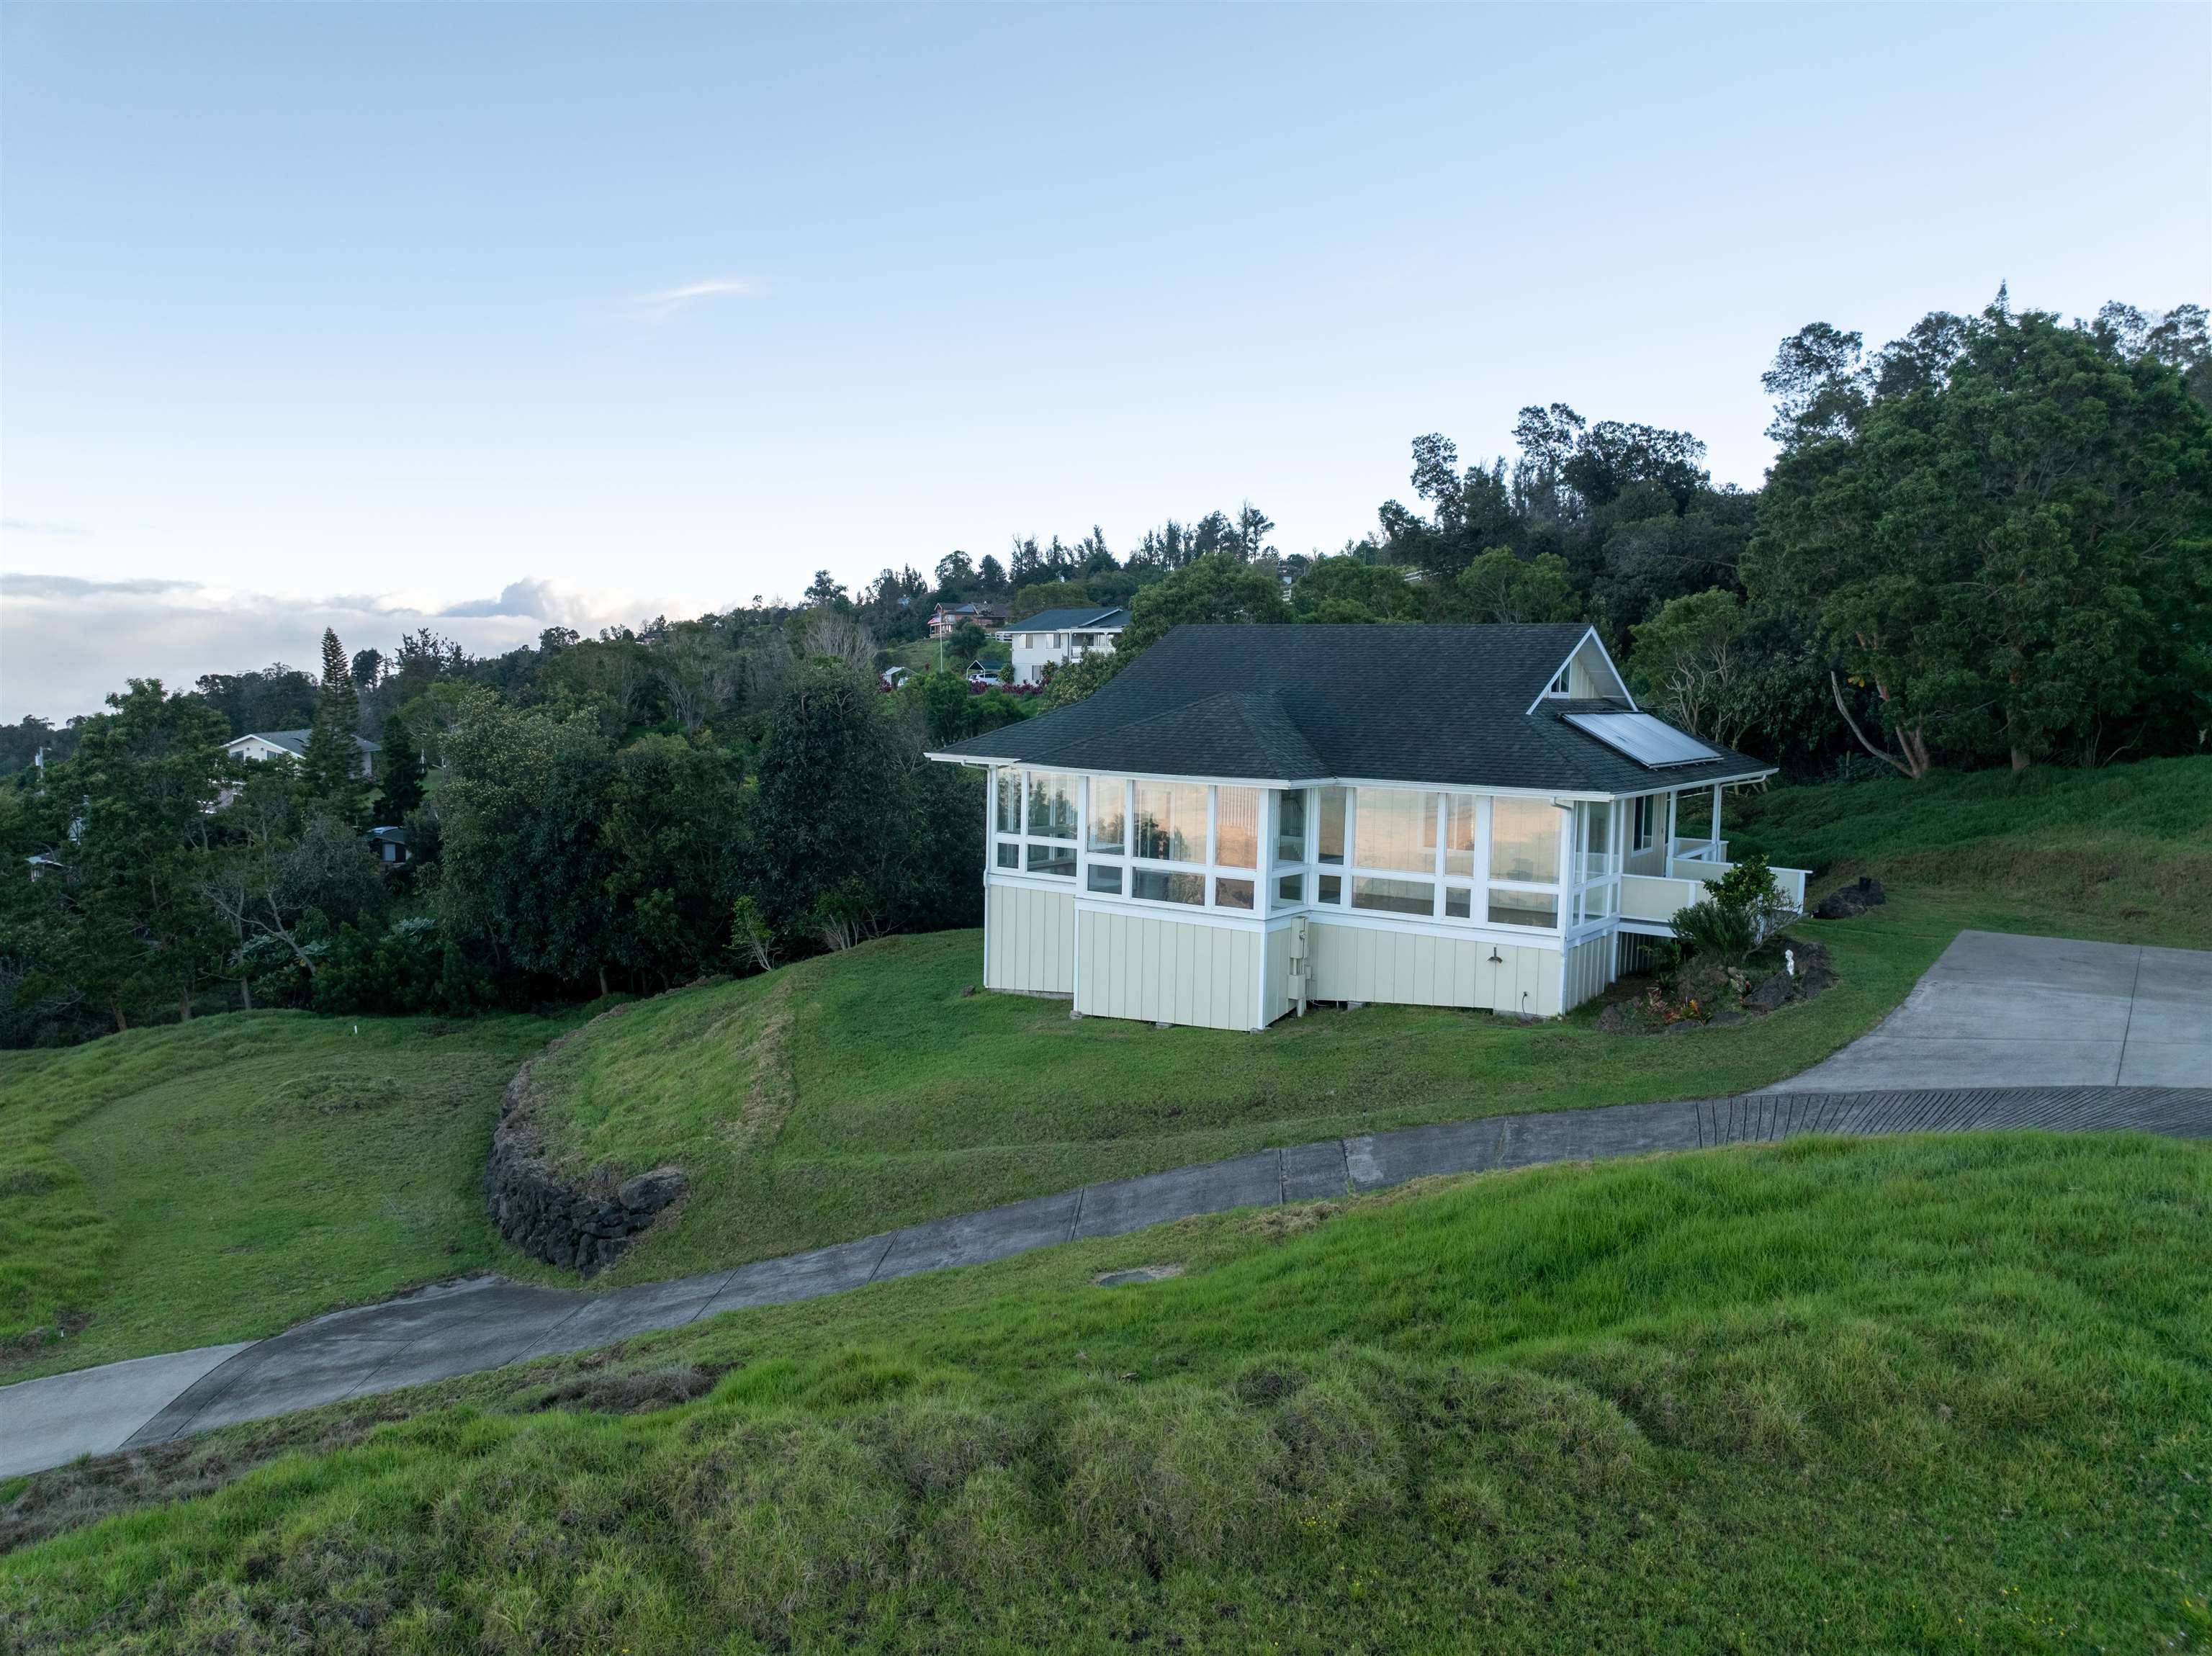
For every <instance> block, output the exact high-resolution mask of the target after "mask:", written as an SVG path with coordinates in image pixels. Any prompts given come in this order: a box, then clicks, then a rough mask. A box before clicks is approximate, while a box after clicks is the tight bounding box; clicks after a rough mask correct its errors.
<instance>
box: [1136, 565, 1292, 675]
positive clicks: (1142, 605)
mask: <svg viewBox="0 0 2212 1656" xmlns="http://www.w3.org/2000/svg"><path fill="white" fill-rule="evenodd" d="M1290 619H1291V606H1290V605H1289V604H1287V603H1285V601H1284V598H1283V584H1282V582H1281V581H1280V580H1279V579H1277V578H1276V577H1275V576H1274V575H1273V573H1270V572H1269V571H1267V569H1264V568H1261V567H1256V566H1255V565H1252V564H1249V563H1243V562H1241V561H1238V560H1237V558H1235V557H1234V556H1231V555H1229V554H1227V553H1218V552H1217V553H1209V554H1207V555H1206V556H1204V557H1201V558H1198V559H1196V560H1194V561H1192V562H1190V563H1188V564H1186V565H1185V566H1184V567H1182V568H1181V569H1178V570H1176V572H1175V573H1173V574H1171V575H1169V576H1167V577H1166V578H1165V579H1162V580H1158V581H1155V582H1153V583H1152V585H1150V586H1147V587H1145V588H1144V589H1143V590H1142V591H1139V593H1138V594H1137V597H1136V600H1135V603H1134V604H1133V606H1132V607H1131V610H1130V620H1129V627H1128V630H1127V631H1126V632H1124V633H1123V634H1121V641H1120V642H1119V643H1118V644H1116V645H1115V649H1114V654H1115V659H1117V660H1120V661H1122V662H1124V663H1125V664H1126V662H1127V660H1128V659H1129V658H1133V657H1135V656H1137V655H1139V654H1140V653H1141V652H1144V651H1146V650H1147V649H1149V648H1151V647H1152V646H1153V645H1155V644H1157V643H1158V642H1159V640H1161V639H1162V638H1163V637H1164V636H1165V635H1166V634H1167V633H1168V631H1169V630H1170V628H1176V627H1181V626H1184V625H1187V624H1192V623H1203V622H1212V623H1220V622H1243V623H1249V624H1258V625H1277V624H1280V623H1282V622H1287V621H1289V620H1290Z"/></svg>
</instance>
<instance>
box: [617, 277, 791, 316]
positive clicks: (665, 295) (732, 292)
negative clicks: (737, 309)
mask: <svg viewBox="0 0 2212 1656" xmlns="http://www.w3.org/2000/svg"><path fill="white" fill-rule="evenodd" d="M760 291H761V290H760V287H759V285H758V284H757V283H756V282H744V281H740V280H738V278H737V277H735V276H717V277H714V278H713V279H712V280H710V281H707V282H685V283H684V284H683V285H682V286H681V287H677V288H661V289H660V290H659V292H658V293H650V294H637V295H636V296H635V298H634V299H633V300H631V304H632V305H633V306H635V309H636V311H637V312H638V313H639V314H640V315H641V316H645V317H648V318H651V319H653V321H656V322H659V321H665V320H666V319H667V318H670V317H671V316H674V315H675V314H676V313H677V312H678V311H681V310H683V309H684V307H685V306H690V305H696V304H697V303H699V302H700V301H701V300H709V299H757V298H758V297H759V296H760Z"/></svg>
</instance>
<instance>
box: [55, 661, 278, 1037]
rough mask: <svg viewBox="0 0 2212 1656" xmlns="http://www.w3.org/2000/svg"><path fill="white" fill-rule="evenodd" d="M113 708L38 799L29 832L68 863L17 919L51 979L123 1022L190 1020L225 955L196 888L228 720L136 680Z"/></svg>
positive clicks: (90, 724)
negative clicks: (139, 1009) (147, 1007)
mask: <svg viewBox="0 0 2212 1656" xmlns="http://www.w3.org/2000/svg"><path fill="white" fill-rule="evenodd" d="M107 705H108V707H109V708H110V709H112V711H111V712H109V713H103V714H100V715H98V716H96V717H94V718H93V719H88V720H87V721H86V722H85V727H84V732H83V736H82V741H81V742H80V743H79V746H78V749H77V753H76V757H74V758H73V759H70V761H67V762H66V763H64V764H63V765H59V766H57V767H53V768H52V772H51V773H50V774H49V777H48V779H47V786H46V791H45V792H44V793H42V794H41V795H40V796H38V798H37V801H36V816H37V820H36V821H35V822H33V824H32V826H31V834H32V836H33V838H34V839H37V840H43V841H44V842H45V843H46V844H48V845H52V846H55V847H57V848H58V852H59V856H60V860H61V864H62V867H61V870H59V872H58V874H54V875H52V876H50V877H47V878H45V879H41V880H40V881H39V882H38V883H37V884H36V886H35V888H33V891H34V895H35V898H36V907H35V909H34V911H33V913H30V914H28V915H27V916H26V917H25V919H26V921H27V924H28V925H29V926H30V927H31V928H32V929H33V930H34V931H35V932H36V934H37V936H38V937H40V939H41V941H40V944H39V947H38V952H39V953H40V955H41V957H42V958H43V959H44V960H45V961H46V962H47V963H48V966H49V968H50V969H51V970H52V973H53V974H54V975H56V976H57V977H58V978H61V979H63V980H66V981H68V982H70V983H73V984H76V985H77V986H80V988H81V989H82V992H84V993H85V994H86V995H87V996H88V998H90V999H92V1000H93V1001H94V1002H95V1003H96V1004H100V1005H103V1006H105V1007H106V1008H107V1009H108V1010H109V1013H110V1015H111V1016H112V1019H113V1021H114V1023H115V1027H116V1028H118V1029H120V1028H126V1027H128V1024H129V1021H130V1012H131V1008H132V1007H133V1006H134V1005H137V1004H140V1003H141V1002H143V1001H145V1000H153V1001H155V1002H161V1001H167V1002H169V1003H170V1004H173V1005H174V1006H176V1008H177V1010H178V1013H179V1016H181V1017H185V1018H189V1017H190V1016H191V997H192V991H193V988H194V986H196V985H197V982H198V981H199V980H201V979H202V978H203V977H204V976H205V975H207V974H208V973H209V972H210V970H211V969H212V968H214V967H215V966H216V963H217V962H218V961H220V960H221V958H222V954H223V952H224V949H225V947H226V943H227V939H226V938H225V937H224V935H223V933H222V930H221V929H220V926H219V924H218V922H217V919H216V916H215V914H214V913H213V912H212V911H210V909H209V908H208V907H207V906H206V904H205V903H204V902H203V901H201V899H200V896H199V893H198V884H199V881H200V878H201V877H202V875H203V874H204V870H205V869H206V867H207V864H208V861H209V858H210V855H211V853H212V850H213V840H212V831H211V828H210V810H211V808H212V807H213V805H214V804H215V799H216V791H217V789H218V788H219V787H220V786H222V783H223V782H224V781H225V780H227V779H230V778H231V777H233V776H234V775H235V774H236V773H237V772H238V770H239V767H238V766H237V764H236V762H235V761H233V760H232V759H231V758H230V756H229V755H227V754H226V753H225V752H224V751H223V743H225V742H227V741H228V739H229V736H230V731H229V726H228V724H227V723H226V722H225V720H224V719H223V718H222V714H220V713H217V712H216V711H215V709H214V708H212V707H209V706H208V705H207V704H206V703H205V702H204V701H201V700H200V699H199V698H198V697H197V696H194V695H169V694H167V692H166V691H164V690H163V688H161V681H160V680H159V679H150V678H135V679H132V680H131V683H130V688H129V689H128V690H126V691H125V692H123V693H122V694H120V695H111V696H109V697H108V698H107ZM270 762H272V763H274V762H277V761H270Z"/></svg>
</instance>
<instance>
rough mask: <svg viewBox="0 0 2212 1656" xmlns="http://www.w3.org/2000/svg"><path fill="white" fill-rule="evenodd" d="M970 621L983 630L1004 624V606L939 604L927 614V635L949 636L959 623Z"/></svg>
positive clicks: (987, 630)
mask: <svg viewBox="0 0 2212 1656" xmlns="http://www.w3.org/2000/svg"><path fill="white" fill-rule="evenodd" d="M963 621H972V622H975V624H976V625H977V626H978V627H980V628H982V629H983V630H984V631H985V632H989V631H990V630H991V629H992V628H994V627H1003V626H1004V625H1006V610H1005V608H1004V606H1002V605H1000V604H939V605H938V606H937V608H936V609H934V610H931V611H930V614H929V635H930V637H932V638H951V636H952V635H953V634H955V633H956V632H957V631H959V630H960V623H961V622H963Z"/></svg>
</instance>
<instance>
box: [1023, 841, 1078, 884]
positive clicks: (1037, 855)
mask: <svg viewBox="0 0 2212 1656" xmlns="http://www.w3.org/2000/svg"><path fill="white" fill-rule="evenodd" d="M1029 863H1030V873H1032V874H1057V875H1058V876H1060V878H1062V879H1064V880H1072V879H1073V878H1074V877H1075V847H1074V846H1055V845H1042V846H1038V845H1032V846H1030V847H1029Z"/></svg>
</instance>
